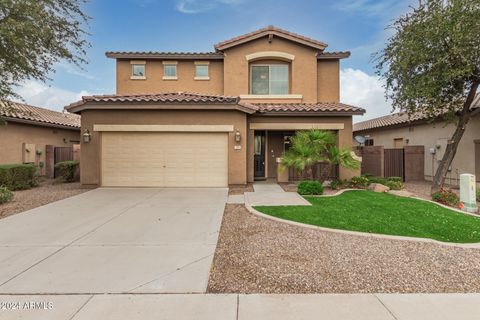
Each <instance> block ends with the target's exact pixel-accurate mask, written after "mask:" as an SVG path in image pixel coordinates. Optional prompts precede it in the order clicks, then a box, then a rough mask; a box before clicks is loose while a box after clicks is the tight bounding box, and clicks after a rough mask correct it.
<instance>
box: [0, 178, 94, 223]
mask: <svg viewBox="0 0 480 320" xmlns="http://www.w3.org/2000/svg"><path fill="white" fill-rule="evenodd" d="M86 191H88V189H81V188H80V183H79V182H74V183H60V182H57V181H55V180H50V179H48V180H43V181H41V182H40V185H39V186H38V187H35V188H32V189H28V190H21V191H14V196H13V200H12V201H10V202H8V203H5V204H2V205H0V219H1V218H5V217H8V216H11V215H13V214H16V213H19V212H23V211H26V210H29V209H33V208H36V207H39V206H43V205H45V204H47V203H50V202H54V201H58V200H62V199H65V198H68V197H71V196H74V195H77V194H80V193H83V192H86Z"/></svg>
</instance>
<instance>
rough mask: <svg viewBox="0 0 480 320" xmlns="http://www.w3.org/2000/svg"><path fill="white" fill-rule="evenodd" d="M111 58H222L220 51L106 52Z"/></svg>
mask: <svg viewBox="0 0 480 320" xmlns="http://www.w3.org/2000/svg"><path fill="white" fill-rule="evenodd" d="M105 56H106V57H107V58H111V59H176V60H223V59H224V56H223V54H221V53H218V54H216V55H214V54H211V55H210V54H155V53H116V52H106V53H105Z"/></svg>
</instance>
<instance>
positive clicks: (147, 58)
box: [66, 27, 364, 187]
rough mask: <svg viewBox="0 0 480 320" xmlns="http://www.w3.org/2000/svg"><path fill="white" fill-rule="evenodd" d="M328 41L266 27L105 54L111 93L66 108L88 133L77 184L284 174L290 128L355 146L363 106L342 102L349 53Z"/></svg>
mask: <svg viewBox="0 0 480 320" xmlns="http://www.w3.org/2000/svg"><path fill="white" fill-rule="evenodd" d="M326 47H327V45H326V44H325V43H323V42H320V41H317V40H313V39H310V38H307V37H304V36H301V35H298V34H294V33H291V32H288V31H285V30H282V29H279V28H275V27H267V28H264V29H260V30H257V31H255V32H251V33H248V34H245V35H242V36H239V37H236V38H233V39H231V40H227V41H224V42H221V43H218V44H217V45H215V52H208V53H193V52H182V53H179V52H107V54H106V55H107V57H109V58H113V59H116V62H117V75H116V77H117V80H116V83H117V92H116V94H115V95H105V96H89V97H83V99H82V100H81V101H79V102H76V103H73V104H71V105H70V106H67V107H66V109H67V110H69V111H70V112H73V113H78V114H81V115H82V134H83V135H84V136H85V140H89V139H90V141H89V142H84V139H82V146H81V148H82V152H81V182H82V184H84V185H93V186H99V185H102V186H174V187H176V186H201V187H204V186H227V185H228V184H245V183H247V182H252V181H254V180H255V179H266V178H272V179H279V180H288V177H286V176H285V172H282V171H280V170H278V161H279V159H280V157H282V154H283V152H284V150H285V148H286V147H287V148H288V142H289V141H288V138H289V137H290V136H291V135H292V134H294V132H295V131H296V130H305V129H311V128H318V129H326V130H334V131H335V132H337V133H338V145H339V146H340V147H351V145H352V140H351V135H352V115H361V114H363V113H364V110H363V109H361V108H358V107H354V106H350V105H346V104H342V103H340V101H339V99H340V81H339V77H340V74H339V73H340V69H339V65H340V60H341V59H343V58H347V57H349V55H350V53H349V52H326V51H325V48H326ZM193 92H195V93H193ZM353 174H355V172H352V171H348V170H344V169H340V171H339V175H340V177H342V178H348V177H350V176H351V175H353Z"/></svg>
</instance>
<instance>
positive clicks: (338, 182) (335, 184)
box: [330, 179, 348, 190]
mask: <svg viewBox="0 0 480 320" xmlns="http://www.w3.org/2000/svg"><path fill="white" fill-rule="evenodd" d="M347 186H348V181H347V180H345V179H343V180H342V179H333V180H332V181H330V189H333V190H338V189H343V188H345V187H347Z"/></svg>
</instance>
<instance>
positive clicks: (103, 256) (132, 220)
mask: <svg viewBox="0 0 480 320" xmlns="http://www.w3.org/2000/svg"><path fill="white" fill-rule="evenodd" d="M227 191H228V189H226V188H225V189H221V188H218V189H151V188H144V189H141V188H135V189H114V188H102V189H96V190H92V191H89V192H86V193H83V194H81V195H78V196H75V197H72V198H68V199H65V200H62V201H58V202H55V203H51V204H48V205H46V206H43V207H39V208H36V209H33V210H30V211H27V212H24V213H22V214H18V215H14V216H11V217H8V218H5V219H2V220H0V294H12V293H23V294H40V293H41V294H43V293H54V294H58V293H64V294H68V293H92V294H93V293H127V292H128V293H179V292H182V293H192V292H205V290H206V287H207V282H208V273H209V269H210V265H211V262H212V258H213V254H214V251H215V246H216V243H217V237H218V231H219V229H220V224H221V220H222V214H223V210H224V206H225V202H226V199H227V193H228V192H227Z"/></svg>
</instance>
